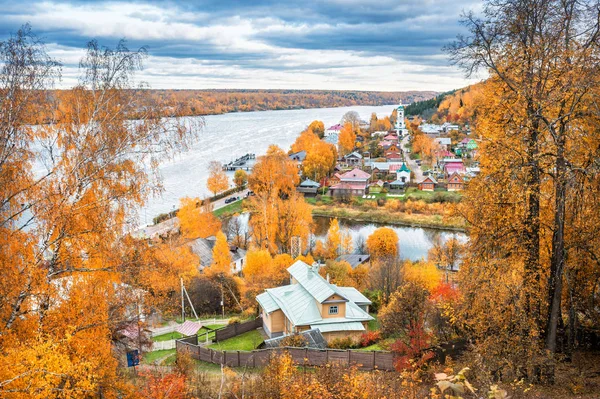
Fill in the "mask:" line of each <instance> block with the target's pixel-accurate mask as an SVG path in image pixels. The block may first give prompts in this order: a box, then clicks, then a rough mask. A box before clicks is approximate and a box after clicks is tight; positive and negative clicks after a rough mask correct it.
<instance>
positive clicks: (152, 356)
mask: <svg viewBox="0 0 600 399" xmlns="http://www.w3.org/2000/svg"><path fill="white" fill-rule="evenodd" d="M174 354H175V349H165V350H162V351H154V352H147V353H144V357H143V359H142V362H143V363H146V364H153V363H154V362H155V361H156V360H158V359H162V358H163V357H166V356H170V355H174Z"/></svg>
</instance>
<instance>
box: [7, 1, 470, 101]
mask: <svg viewBox="0 0 600 399" xmlns="http://www.w3.org/2000/svg"><path fill="white" fill-rule="evenodd" d="M480 7H481V2H480V1H474V0H456V1H448V0H438V1H433V0H392V1H388V0H366V1H362V0H332V1H328V0H320V1H311V0H304V1H286V0H284V1H281V0H247V1H246V0H213V1H193V0H190V1H185V2H184V1H181V2H176V1H69V2H64V1H29V0H20V1H14V0H12V1H5V0H0V41H1V40H5V39H6V38H8V37H9V36H10V34H11V33H14V32H15V31H16V30H18V29H19V27H20V26H21V25H23V24H24V23H30V24H31V26H32V29H33V31H34V32H35V33H36V34H37V35H38V36H39V37H40V38H42V39H43V40H44V42H45V43H46V46H47V50H48V52H49V54H50V55H51V56H52V57H54V58H55V59H57V60H59V61H60V62H62V63H63V78H62V81H61V82H60V84H59V86H60V87H71V86H73V85H74V84H75V83H76V82H77V77H78V76H79V70H78V63H79V59H80V58H81V57H82V55H83V54H84V51H85V46H86V43H87V42H88V41H89V40H91V39H96V40H97V41H98V43H99V44H101V45H104V46H107V47H115V46H116V44H117V43H118V41H119V40H120V39H125V40H127V46H128V47H129V48H130V49H137V48H139V47H141V46H146V47H147V49H148V54H149V56H148V58H147V60H146V61H145V65H144V70H143V71H142V72H141V73H139V75H138V78H139V79H140V80H143V81H145V82H147V83H148V84H149V85H150V86H151V87H152V88H155V89H223V88H230V89H327V90H378V91H379V90H380V91H402V90H434V91H446V90H451V89H455V88H460V87H464V86H466V85H468V84H470V83H473V82H475V81H477V79H470V80H469V79H466V78H465V76H464V73H463V72H462V71H460V70H459V69H458V68H457V67H455V66H453V65H452V64H451V63H450V61H449V60H448V57H447V56H446V54H444V52H443V51H442V48H443V46H444V45H446V44H448V43H450V42H452V40H454V39H455V38H456V36H457V34H460V33H465V32H464V28H463V27H462V26H461V25H460V23H459V20H460V15H461V13H462V12H463V11H468V10H474V11H475V12H477V11H478V9H479V8H480Z"/></svg>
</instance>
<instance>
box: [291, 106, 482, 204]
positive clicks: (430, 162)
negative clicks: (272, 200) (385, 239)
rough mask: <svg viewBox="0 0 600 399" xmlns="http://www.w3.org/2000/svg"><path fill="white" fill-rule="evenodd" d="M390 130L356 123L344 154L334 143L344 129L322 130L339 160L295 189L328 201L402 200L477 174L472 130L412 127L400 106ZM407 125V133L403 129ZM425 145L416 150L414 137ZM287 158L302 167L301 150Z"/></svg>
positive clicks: (458, 187) (454, 187) (455, 185)
mask: <svg viewBox="0 0 600 399" xmlns="http://www.w3.org/2000/svg"><path fill="white" fill-rule="evenodd" d="M391 117H392V119H393V120H394V121H395V122H394V124H395V125H394V128H393V129H390V130H386V131H374V130H373V129H372V128H371V125H370V124H369V123H368V122H366V121H363V120H361V121H359V122H358V128H357V127H356V126H352V128H353V129H354V131H355V134H356V136H355V139H356V142H355V147H354V148H352V150H351V152H349V153H345V152H344V150H343V149H342V148H340V145H339V136H340V133H341V131H342V129H343V128H344V126H343V125H342V124H337V125H334V126H331V127H329V128H327V129H326V130H325V132H324V137H323V140H324V141H325V142H327V143H331V144H333V145H336V146H337V150H338V154H340V157H339V159H338V160H337V162H336V165H335V168H334V173H333V175H332V176H327V177H324V178H323V179H321V180H320V181H318V182H316V181H314V180H312V179H310V176H303V177H304V178H305V180H303V181H302V182H301V183H300V185H299V186H298V191H300V192H302V193H304V194H305V195H316V194H317V193H319V194H321V195H329V196H332V197H348V196H361V197H363V198H371V196H372V198H376V197H380V196H381V194H386V196H388V197H396V196H402V195H403V194H405V193H406V192H407V190H408V189H409V188H410V187H413V188H417V189H418V190H421V191H444V190H446V191H462V190H463V188H464V185H465V183H467V182H468V181H469V179H471V178H473V177H475V176H476V175H477V174H478V173H479V167H478V162H477V148H478V144H477V141H476V140H475V139H474V138H472V134H471V130H470V129H469V128H468V126H467V127H466V128H462V127H459V126H458V125H456V124H450V123H444V124H442V125H435V124H431V123H423V124H418V125H416V126H415V125H414V121H415V120H416V118H410V119H407V120H406V122H405V119H404V107H403V106H402V105H400V106H398V107H397V108H396V109H395V110H394V113H393V114H392V115H391ZM407 122H408V125H409V127H410V130H409V129H408V128H407ZM418 135H421V136H422V138H420V139H419V141H421V142H422V141H426V142H428V143H427V144H426V146H424V147H426V148H420V149H418V150H417V151H418V152H415V151H414V150H415V149H414V148H413V147H414V144H413V142H414V141H415V138H416V137H417V136H418ZM289 156H290V159H291V160H293V161H295V162H297V163H298V166H299V167H301V166H302V162H303V161H304V159H305V158H306V151H299V152H296V153H291V154H290V155H289Z"/></svg>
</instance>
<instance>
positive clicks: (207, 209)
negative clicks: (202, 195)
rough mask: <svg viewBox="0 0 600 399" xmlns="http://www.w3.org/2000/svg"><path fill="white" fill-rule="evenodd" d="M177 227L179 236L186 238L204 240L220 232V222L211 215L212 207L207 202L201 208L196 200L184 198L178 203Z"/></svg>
mask: <svg viewBox="0 0 600 399" xmlns="http://www.w3.org/2000/svg"><path fill="white" fill-rule="evenodd" d="M179 203H180V205H179V211H178V212H177V217H178V218H179V226H180V228H181V234H183V236H184V237H186V238H198V237H202V238H206V237H210V236H213V235H215V234H217V232H219V231H220V230H221V221H220V220H219V219H218V218H217V217H216V216H215V215H214V214H213V213H212V206H211V205H210V202H209V201H208V200H205V204H204V205H203V206H202V207H198V206H197V204H199V203H200V200H199V199H198V198H189V197H185V198H182V199H181V200H180V201H179Z"/></svg>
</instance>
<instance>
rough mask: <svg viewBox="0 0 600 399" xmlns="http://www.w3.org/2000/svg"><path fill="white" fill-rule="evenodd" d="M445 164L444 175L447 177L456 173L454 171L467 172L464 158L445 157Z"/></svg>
mask: <svg viewBox="0 0 600 399" xmlns="http://www.w3.org/2000/svg"><path fill="white" fill-rule="evenodd" d="M443 163H444V166H443V169H442V170H443V171H444V175H445V176H446V178H449V177H450V176H452V174H454V172H458V173H460V174H463V173H465V165H464V164H463V161H462V159H459V158H445V159H444V161H443Z"/></svg>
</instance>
